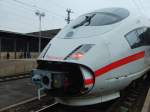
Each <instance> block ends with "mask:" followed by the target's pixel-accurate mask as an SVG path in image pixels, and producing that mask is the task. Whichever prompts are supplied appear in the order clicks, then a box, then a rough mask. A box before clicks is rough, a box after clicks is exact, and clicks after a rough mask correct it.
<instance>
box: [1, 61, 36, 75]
mask: <svg viewBox="0 0 150 112" xmlns="http://www.w3.org/2000/svg"><path fill="white" fill-rule="evenodd" d="M36 65H37V64H36V59H9V60H0V77H5V76H11V75H17V74H18V75H19V74H22V73H28V72H30V71H31V70H32V69H34V68H36Z"/></svg>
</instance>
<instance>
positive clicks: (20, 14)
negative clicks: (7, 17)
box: [4, 0, 64, 23]
mask: <svg viewBox="0 0 150 112" xmlns="http://www.w3.org/2000/svg"><path fill="white" fill-rule="evenodd" d="M4 3H6V4H5V5H7V7H8V8H7V9H9V8H13V9H15V10H10V11H11V12H12V13H14V14H15V15H16V16H19V17H20V16H21V17H24V18H26V20H28V21H31V20H32V19H33V17H34V13H35V11H36V10H35V9H33V8H31V7H29V9H28V7H26V6H24V5H22V6H23V7H20V6H18V5H21V4H18V5H16V4H17V3H16V2H9V3H7V0H5V2H4ZM12 3H15V4H12ZM9 6H11V7H9ZM15 6H18V7H19V11H20V12H21V13H16V12H18V11H16V10H18V8H17V7H15ZM25 8H26V9H28V10H31V11H32V12H31V11H28V12H27V11H26V10H25ZM22 12H23V13H22ZM24 13H28V15H25V14H24ZM29 13H30V14H32V15H33V17H31V15H29ZM14 14H13V15H14ZM46 15H47V16H46V17H47V19H48V18H49V19H50V18H51V19H52V20H53V21H56V20H57V19H58V20H59V21H64V20H63V19H61V18H60V17H58V16H53V15H52V14H50V13H46ZM55 18H56V19H55ZM59 21H57V23H58V22H59Z"/></svg>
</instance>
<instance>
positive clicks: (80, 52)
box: [65, 44, 94, 60]
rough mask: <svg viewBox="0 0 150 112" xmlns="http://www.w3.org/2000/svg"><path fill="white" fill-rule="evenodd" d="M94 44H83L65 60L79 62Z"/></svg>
mask: <svg viewBox="0 0 150 112" xmlns="http://www.w3.org/2000/svg"><path fill="white" fill-rule="evenodd" d="M93 46H94V44H83V45H80V46H79V47H77V48H76V49H75V50H73V51H72V52H71V53H70V54H69V55H68V56H67V57H66V58H65V59H67V60H68V59H73V60H79V59H81V58H82V57H83V56H84V54H85V53H87V52H88V51H89V50H90V49H91V48H92V47H93Z"/></svg>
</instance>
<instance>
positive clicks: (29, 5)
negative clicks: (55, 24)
mask: <svg viewBox="0 0 150 112" xmlns="http://www.w3.org/2000/svg"><path fill="white" fill-rule="evenodd" d="M13 1H15V2H17V3H19V4H22V5H25V6H28V7H32V8H34V9H40V10H43V11H46V12H47V13H50V14H51V15H52V14H53V15H55V16H59V17H65V16H63V15H60V14H57V13H54V12H53V11H51V10H48V9H45V8H42V7H38V6H36V5H32V4H28V3H25V2H22V1H20V0H13Z"/></svg>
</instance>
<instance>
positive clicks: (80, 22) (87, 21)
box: [72, 9, 129, 29]
mask: <svg viewBox="0 0 150 112" xmlns="http://www.w3.org/2000/svg"><path fill="white" fill-rule="evenodd" d="M128 15H129V12H128V11H127V10H125V9H116V10H113V11H106V12H105V11H103V12H93V13H89V14H86V15H83V16H81V17H79V18H78V19H77V21H75V23H74V24H75V25H74V26H73V27H72V28H73V29H75V28H78V27H80V26H103V25H110V24H114V23H117V22H119V21H121V20H123V19H124V18H126V17H127V16H128Z"/></svg>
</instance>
